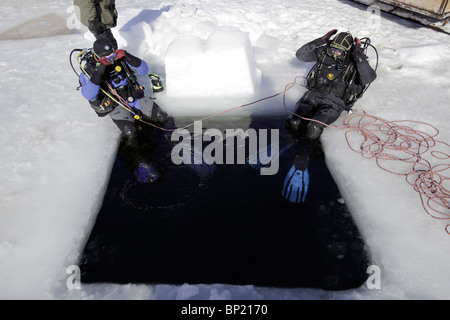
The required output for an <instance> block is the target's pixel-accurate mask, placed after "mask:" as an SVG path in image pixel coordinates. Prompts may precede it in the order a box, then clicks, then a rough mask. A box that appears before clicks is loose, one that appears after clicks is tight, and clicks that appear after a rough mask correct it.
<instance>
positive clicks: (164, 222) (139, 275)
mask: <svg viewBox="0 0 450 320" xmlns="http://www.w3.org/2000/svg"><path fill="white" fill-rule="evenodd" d="M184 123H189V120H188V119H186V121H185V122H184ZM249 125H250V127H251V128H256V129H259V128H265V129H279V134H280V148H283V147H285V146H288V145H289V146H290V147H289V148H288V149H287V150H286V151H284V153H282V155H281V156H280V167H279V171H278V173H277V174H276V175H266V176H264V175H261V174H260V171H258V170H255V169H254V168H252V167H251V166H249V165H246V164H234V165H229V164H219V165H217V164H215V165H204V164H203V165H196V166H189V165H184V164H182V165H178V166H177V165H174V164H173V163H172V161H171V158H170V152H171V150H172V148H173V146H174V145H175V144H177V142H172V141H170V133H168V134H163V133H162V132H155V133H153V135H152V138H151V139H149V140H148V141H146V145H145V147H144V148H143V149H142V152H140V153H141V155H140V157H141V160H142V159H144V160H145V161H150V162H151V163H152V164H153V165H154V166H155V167H156V168H158V172H159V174H160V176H159V178H158V179H157V180H156V182H152V183H140V182H138V181H137V179H136V177H135V175H134V173H133V171H132V169H130V166H129V165H127V164H129V163H130V160H129V159H127V155H125V154H123V152H122V150H126V149H123V148H122V149H121V150H119V153H118V156H117V159H116V162H115V166H114V168H113V171H112V174H111V178H110V182H109V186H108V190H107V193H106V195H105V198H104V201H103V206H102V208H101V210H100V212H99V213H98V217H97V221H96V224H95V226H94V228H93V230H92V233H91V235H90V238H89V241H88V243H87V245H86V248H85V250H84V254H83V258H82V261H80V267H81V270H82V278H81V280H82V281H83V282H86V283H91V282H114V283H153V284H155V283H166V284H183V283H191V284H195V283H204V284H207V283H227V284H239V285H247V284H253V285H260V286H277V287H312V288H324V289H331V290H341V289H348V288H354V287H358V286H360V285H362V284H363V283H364V281H366V279H367V276H368V275H367V273H366V270H367V266H368V258H367V257H368V254H367V252H366V251H365V248H364V243H363V241H362V240H361V238H360V235H359V232H358V230H357V228H356V226H355V225H354V223H353V220H352V216H351V213H350V212H349V211H348V208H347V207H346V205H345V203H343V201H341V195H340V192H339V190H338V188H337V186H336V184H335V182H334V180H333V177H332V176H331V175H330V173H329V171H328V169H327V167H326V164H325V162H324V157H323V154H322V153H321V148H320V147H319V148H314V149H313V150H312V151H311V157H310V162H309V167H308V170H309V173H310V183H309V190H308V193H307V197H306V200H305V202H304V203H300V204H298V203H291V202H289V201H287V200H286V199H285V198H284V197H283V196H282V194H281V192H282V188H283V183H284V179H285V176H286V174H287V173H288V171H289V169H290V168H291V166H292V164H293V162H294V159H295V157H296V154H298V152H299V150H300V149H299V146H298V145H299V143H293V141H292V140H291V139H290V137H289V135H288V133H287V131H286V130H285V128H284V119H282V118H280V119H277V118H270V119H269V118H253V119H236V118H235V119H226V120H224V119H221V121H216V122H215V123H212V122H209V123H205V122H204V123H203V127H204V128H207V127H208V128H219V129H221V130H224V129H226V128H230V129H231V128H242V129H244V130H246V129H247V128H248V126H249ZM205 143H206V142H205Z"/></svg>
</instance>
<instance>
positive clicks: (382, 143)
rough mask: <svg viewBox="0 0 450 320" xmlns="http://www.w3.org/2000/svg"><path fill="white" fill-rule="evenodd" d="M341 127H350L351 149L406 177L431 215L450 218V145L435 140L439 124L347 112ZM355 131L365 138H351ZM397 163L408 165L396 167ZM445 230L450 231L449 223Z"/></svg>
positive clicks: (348, 130)
mask: <svg viewBox="0 0 450 320" xmlns="http://www.w3.org/2000/svg"><path fill="white" fill-rule="evenodd" d="M407 124H411V125H414V126H420V127H423V128H424V129H423V130H417V129H414V128H412V126H408V125H407ZM342 127H344V128H346V129H347V131H346V133H345V138H346V141H347V144H348V146H349V147H350V149H351V150H353V151H355V152H358V153H360V154H361V156H363V157H364V158H368V159H375V161H376V163H377V165H378V167H379V168H381V169H382V170H385V171H387V172H389V173H392V174H397V175H400V176H404V177H405V179H406V181H407V182H408V184H410V185H411V186H412V187H413V189H414V190H415V191H416V192H418V193H419V196H420V199H421V203H422V206H423V208H424V210H425V212H426V213H427V214H428V215H430V216H431V217H433V218H435V219H439V220H450V189H449V187H450V161H449V160H450V145H449V144H448V143H445V142H443V141H439V140H436V139H435V138H436V137H437V135H438V134H439V130H438V129H437V128H436V127H434V126H432V125H430V124H428V123H425V122H421V121H407V120H405V121H387V120H384V119H381V118H378V117H375V116H371V115H368V114H366V113H365V112H364V113H362V114H356V113H354V114H351V115H348V116H347V117H345V118H344V119H343V125H342ZM427 131H428V132H427ZM353 133H357V135H358V136H359V137H362V138H363V139H362V142H354V141H350V140H351V139H350V135H351V134H353ZM394 162H403V163H405V164H407V165H406V166H395V165H392V164H393V163H394ZM445 230H446V232H447V233H448V234H450V225H447V226H446V228H445Z"/></svg>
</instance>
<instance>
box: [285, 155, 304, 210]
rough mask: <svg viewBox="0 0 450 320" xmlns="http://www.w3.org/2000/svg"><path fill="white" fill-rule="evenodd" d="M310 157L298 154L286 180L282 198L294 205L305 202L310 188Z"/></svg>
mask: <svg viewBox="0 0 450 320" xmlns="http://www.w3.org/2000/svg"><path fill="white" fill-rule="evenodd" d="M308 163H309V157H308V155H307V154H303V153H301V154H298V155H297V157H296V158H295V162H294V164H293V165H292V167H291V169H290V170H289V172H288V174H287V175H286V178H285V179H284V185H283V191H282V193H281V194H282V196H283V197H284V198H285V199H287V200H289V201H290V202H292V203H301V202H305V200H306V195H307V193H308V186H309V171H308Z"/></svg>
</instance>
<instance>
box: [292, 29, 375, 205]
mask: <svg viewBox="0 0 450 320" xmlns="http://www.w3.org/2000/svg"><path fill="white" fill-rule="evenodd" d="M336 33H337V30H336V29H334V30H331V31H329V32H328V33H327V34H326V35H324V36H323V37H320V38H318V39H315V40H313V41H311V42H308V43H306V44H305V45H303V46H302V47H301V48H300V49H298V50H297V52H296V57H297V58H298V59H299V60H300V61H304V62H316V64H315V65H314V66H313V68H312V69H311V71H310V72H309V75H308V77H307V79H306V84H307V88H308V91H307V92H306V93H305V94H304V95H303V97H302V98H301V99H300V100H299V101H298V102H297V104H296V106H295V111H294V113H295V114H296V115H298V116H300V117H298V116H296V115H290V116H289V117H288V118H287V120H286V127H287V129H288V130H289V132H290V133H291V134H292V136H293V137H295V139H296V140H297V143H298V144H300V148H299V149H300V151H299V153H298V154H297V157H296V158H295V161H294V164H293V165H292V167H291V170H290V171H289V172H288V175H287V176H286V179H285V182H284V186H283V196H284V197H285V198H286V199H289V200H290V201H291V202H297V203H298V202H303V201H304V200H305V195H306V192H307V186H308V182H309V181H308V180H309V173H308V163H309V156H310V154H311V151H312V149H313V148H314V146H316V145H317V144H318V142H319V138H320V136H321V135H322V132H323V130H324V127H325V126H326V125H329V124H331V123H333V122H334V121H336V120H337V119H338V117H339V116H340V115H341V113H342V112H343V111H344V110H350V109H351V108H352V106H353V104H354V102H355V101H356V100H357V99H358V98H359V97H360V96H361V94H362V93H363V92H364V90H365V88H367V86H368V85H369V84H370V83H372V82H373V81H374V80H375V79H376V72H375V70H374V69H372V67H371V66H370V64H369V62H368V61H367V57H366V55H365V54H364V52H363V51H364V50H363V48H362V45H361V41H360V40H359V39H358V38H356V37H355V38H353V36H352V35H351V34H350V33H348V32H341V33H338V34H337V35H336V36H335V37H334V38H333V39H332V40H330V39H331V37H332V36H333V35H335V34H336ZM309 119H310V120H309Z"/></svg>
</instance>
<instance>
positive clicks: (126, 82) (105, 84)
mask: <svg viewBox="0 0 450 320" xmlns="http://www.w3.org/2000/svg"><path fill="white" fill-rule="evenodd" d="M86 59H87V62H86V65H85V67H84V71H85V72H82V73H81V74H80V79H79V81H80V84H81V93H82V95H83V97H84V98H86V99H87V100H88V101H89V104H90V105H91V107H92V109H94V111H95V112H96V113H97V115H98V116H100V117H103V116H105V115H109V116H110V117H111V118H112V120H113V122H114V123H115V124H116V125H117V127H118V128H119V129H120V130H121V131H122V135H123V137H124V138H126V139H129V140H132V139H134V138H135V137H136V135H137V133H136V123H135V120H140V119H143V120H148V121H149V122H151V123H154V124H159V125H161V124H164V123H165V122H166V121H167V120H168V115H167V113H166V112H165V111H164V110H162V109H161V108H160V106H159V105H158V104H156V102H154V101H153V100H152V99H151V98H149V97H144V87H142V86H141V85H140V84H139V83H138V82H137V81H136V78H135V75H134V72H133V71H132V70H131V69H130V67H131V68H134V69H135V70H136V73H137V74H138V75H144V74H146V73H148V72H149V68H148V65H147V63H146V62H145V61H143V60H141V59H139V58H137V57H135V56H133V55H131V54H130V53H129V52H127V51H125V50H123V49H119V50H115V51H114V50H113V47H112V45H111V44H110V43H109V42H108V41H107V40H105V39H100V40H97V41H95V42H94V47H93V54H92V55H91V56H90V57H86Z"/></svg>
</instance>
